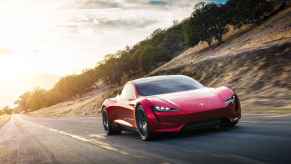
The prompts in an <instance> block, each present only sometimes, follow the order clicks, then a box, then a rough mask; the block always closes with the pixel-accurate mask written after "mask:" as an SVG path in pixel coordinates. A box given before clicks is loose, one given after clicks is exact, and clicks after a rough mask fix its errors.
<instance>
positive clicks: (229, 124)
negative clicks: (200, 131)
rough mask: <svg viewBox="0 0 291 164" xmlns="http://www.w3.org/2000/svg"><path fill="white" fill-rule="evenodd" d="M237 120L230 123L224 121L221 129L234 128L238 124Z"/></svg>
mask: <svg viewBox="0 0 291 164" xmlns="http://www.w3.org/2000/svg"><path fill="white" fill-rule="evenodd" d="M238 122H239V120H237V121H235V122H231V121H230V120H225V121H223V122H222V127H224V128H234V127H235V126H236V125H237V124H238Z"/></svg>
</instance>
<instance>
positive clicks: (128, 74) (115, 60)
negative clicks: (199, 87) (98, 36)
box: [16, 0, 285, 111]
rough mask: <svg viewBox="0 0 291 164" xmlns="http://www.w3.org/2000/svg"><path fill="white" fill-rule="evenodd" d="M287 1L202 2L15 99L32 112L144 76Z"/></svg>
mask: <svg viewBox="0 0 291 164" xmlns="http://www.w3.org/2000/svg"><path fill="white" fill-rule="evenodd" d="M284 2H285V1H284V0H229V1H227V3H225V4H215V3H206V2H201V3H199V4H197V5H195V7H194V11H193V13H192V14H191V16H190V17H189V18H188V19H185V20H183V21H182V22H180V23H175V24H174V25H173V26H172V27H170V28H168V29H157V30H155V31H154V32H153V33H152V34H151V35H150V36H149V37H148V38H146V39H145V40H143V41H141V42H139V43H137V44H136V45H135V46H133V47H127V48H125V49H124V50H121V51H118V52H117V53H115V54H109V55H107V56H106V57H105V58H104V60H103V61H102V62H99V63H98V64H97V65H96V67H95V68H93V69H90V70H87V71H84V72H83V73H81V74H79V75H71V76H67V77H64V78H62V79H61V80H60V81H58V82H57V83H56V85H55V86H54V87H53V88H52V89H50V90H43V89H35V90H33V91H29V92H26V93H24V94H23V95H22V96H20V97H19V99H18V100H17V102H16V103H17V104H18V105H19V107H20V108H21V109H23V110H26V111H34V110H37V109H40V108H43V107H47V106H50V105H54V104H57V103H59V102H62V101H64V100H68V99H71V98H72V97H74V96H76V95H80V94H83V93H85V92H87V91H88V90H90V87H91V86H92V85H93V84H94V83H96V82H103V83H104V84H106V85H121V84H123V83H124V82H126V81H128V80H130V79H133V78H136V77H140V76H144V75H146V74H148V73H149V72H151V71H152V70H153V69H155V68H157V67H158V66H161V65H162V64H164V63H166V62H168V61H169V60H171V59H172V58H174V57H175V56H177V55H178V54H179V53H181V52H182V51H183V50H185V49H187V48H189V47H192V46H195V45H197V44H199V43H200V42H206V43H207V44H208V45H209V46H211V45H212V44H214V43H217V44H219V43H221V42H223V35H224V34H225V33H226V32H227V31H228V30H229V27H230V26H232V27H235V28H238V29H239V28H241V27H242V26H243V25H246V24H257V23H260V22H262V21H264V20H265V19H266V18H268V17H269V16H270V15H271V14H272V13H273V12H274V11H275V10H276V9H278V8H280V7H281V8H282V6H283V5H284V4H285V3H284Z"/></svg>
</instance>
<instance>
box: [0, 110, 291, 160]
mask: <svg viewBox="0 0 291 164" xmlns="http://www.w3.org/2000/svg"><path fill="white" fill-rule="evenodd" d="M91 163H106V164H107V163H125V164H129V163H138V164H142V163H151V164H152V163H160V164H169V163H179V164H180V163H206V164H207V163H218V164H219V163H222V164H225V163H228V164H229V163H234V164H240V163H255V164H256V163H259V164H263V163H266V164H271V163H274V164H280V163H282V164H287V163H291V115H281V116H272V115H246V116H245V117H244V118H243V120H242V121H241V123H240V124H239V126H238V127H237V128H234V129H228V130H213V129H212V130H206V131H199V132H192V133H183V134H180V135H163V136H161V137H159V138H158V139H156V140H154V141H151V142H143V141H141V140H139V138H138V136H137V134H135V133H130V132H126V133H124V134H122V135H118V136H110V137H107V136H105V135H104V131H103V129H102V127H101V125H100V119H99V118H97V119H96V118H93V117H88V118H35V117H29V116H25V115H13V116H12V118H11V120H10V121H9V122H8V123H6V124H5V125H4V126H3V127H2V128H1V129H0V164H91Z"/></svg>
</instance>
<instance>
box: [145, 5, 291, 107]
mask: <svg viewBox="0 0 291 164" xmlns="http://www.w3.org/2000/svg"><path fill="white" fill-rule="evenodd" d="M290 65H291V8H289V9H287V10H285V11H283V12H281V13H279V14H278V15H276V16H274V17H272V18H270V19H269V20H268V21H266V22H265V23H263V24H262V25H259V26H257V27H252V29H251V30H250V31H248V32H246V33H244V34H242V35H241V36H238V37H237V38H233V39H230V40H228V41H226V42H225V43H223V44H221V45H219V46H217V47H215V48H205V49H199V47H193V48H190V49H189V50H187V51H185V52H184V53H182V54H181V55H179V56H178V57H176V58H174V59H173V60H171V61H170V62H169V63H166V64H165V65H163V66H161V67H160V68H158V69H156V70H155V71H153V72H152V73H151V75H157V74H180V73H182V74H187V75H190V76H192V77H194V78H195V79H197V80H199V81H201V82H202V83H204V84H205V85H208V86H212V87H216V86H221V85H226V86H229V87H231V88H234V89H235V90H236V91H237V92H238V94H239V95H240V96H241V98H242V103H243V105H244V107H245V108H246V109H253V108H270V107H271V108H276V107H280V108H285V107H287V106H288V105H290V104H291V67H290Z"/></svg>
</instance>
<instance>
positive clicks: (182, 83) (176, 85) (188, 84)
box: [136, 77, 204, 96]
mask: <svg viewBox="0 0 291 164" xmlns="http://www.w3.org/2000/svg"><path fill="white" fill-rule="evenodd" d="M136 86H137V89H138V91H139V94H140V95H142V96H152V95H159V94H167V93H173V92H181V91H188V90H195V89H199V88H203V87H204V86H203V85H202V84H200V83H199V82H197V81H195V80H193V79H191V78H188V77H178V78H165V79H158V80H152V81H146V82H140V83H137V84H136Z"/></svg>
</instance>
